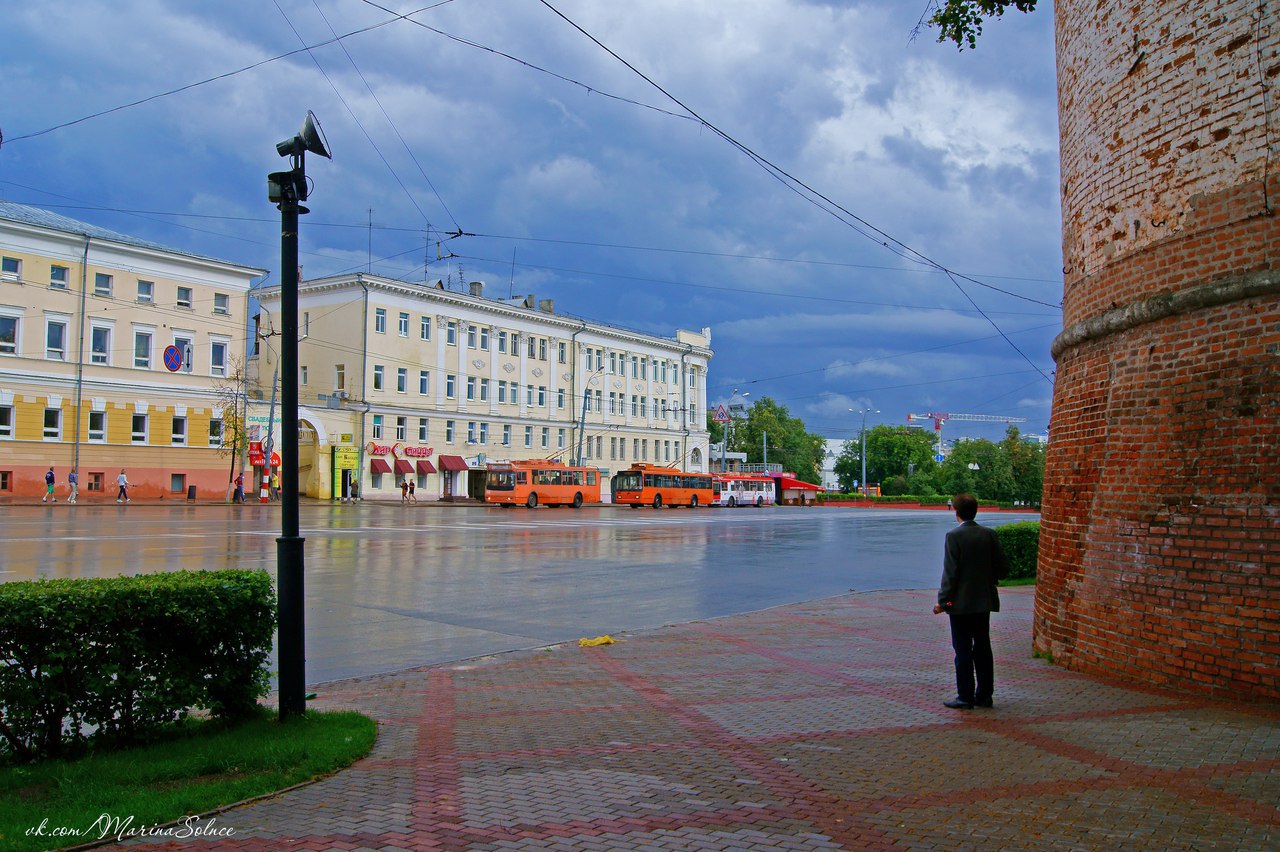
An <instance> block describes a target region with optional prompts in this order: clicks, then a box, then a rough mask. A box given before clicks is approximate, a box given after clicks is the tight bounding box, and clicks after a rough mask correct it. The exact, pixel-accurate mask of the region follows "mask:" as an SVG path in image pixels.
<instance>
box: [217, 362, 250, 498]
mask: <svg viewBox="0 0 1280 852" xmlns="http://www.w3.org/2000/svg"><path fill="white" fill-rule="evenodd" d="M246 376H247V373H246V367H245V364H244V362H243V361H241V360H238V359H235V358H233V359H231V363H230V364H229V365H228V369H227V375H226V376H225V377H223V379H222V381H220V382H217V383H216V384H215V385H214V388H213V395H214V397H215V398H216V399H217V408H220V409H221V410H222V444H221V445H220V446H219V447H218V455H221V456H227V457H228V460H229V467H228V473H227V494H228V499H230V494H231V483H232V481H233V480H234V479H235V478H236V466H237V465H238V464H240V460H241V459H242V458H243V457H244V454H245V453H246V452H248V451H249V424H248V423H247V422H245V408H244V403H245V388H246V387H247V385H246Z"/></svg>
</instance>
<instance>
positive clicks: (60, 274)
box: [49, 264, 71, 290]
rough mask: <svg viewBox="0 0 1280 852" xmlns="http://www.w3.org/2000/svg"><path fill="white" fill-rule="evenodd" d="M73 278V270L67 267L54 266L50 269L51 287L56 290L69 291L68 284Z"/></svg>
mask: <svg viewBox="0 0 1280 852" xmlns="http://www.w3.org/2000/svg"><path fill="white" fill-rule="evenodd" d="M70 278H71V270H70V269H68V268H67V267H65V266H58V265H57V264H54V265H53V266H50V267H49V286H50V287H52V288H53V289H55V290H65V289H67V282H68V281H69V280H70Z"/></svg>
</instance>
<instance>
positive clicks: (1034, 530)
mask: <svg viewBox="0 0 1280 852" xmlns="http://www.w3.org/2000/svg"><path fill="white" fill-rule="evenodd" d="M993 529H995V531H996V538H997V539H999V540H1000V547H1001V548H1003V549H1004V555H1005V556H1007V557H1009V579H1010V580H1020V579H1024V578H1027V577H1034V576H1035V575H1036V559H1037V558H1038V557H1039V556H1040V522H1039V521H1022V522H1021V523H1017V524H1005V525H1004V526H1000V527H994V528H993Z"/></svg>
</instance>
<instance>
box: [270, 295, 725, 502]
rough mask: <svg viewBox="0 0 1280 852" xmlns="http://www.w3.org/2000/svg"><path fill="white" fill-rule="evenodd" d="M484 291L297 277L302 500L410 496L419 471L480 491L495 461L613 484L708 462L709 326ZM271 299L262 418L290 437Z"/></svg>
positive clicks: (426, 490) (428, 491)
mask: <svg viewBox="0 0 1280 852" xmlns="http://www.w3.org/2000/svg"><path fill="white" fill-rule="evenodd" d="M483 293H484V291H483V285H482V284H480V283H479V282H475V283H472V284H471V285H469V288H468V291H467V292H457V291H453V290H448V289H445V288H444V287H443V286H442V285H441V284H439V282H435V283H433V284H411V283H405V282H402V281H396V280H393V279H388V278H382V277H379V276H375V275H367V274H353V275H342V276H335V277H330V278H321V279H315V280H311V281H305V282H302V283H301V284H300V285H299V294H298V318H299V332H300V335H299V336H300V338H301V339H300V341H299V344H298V353H299V356H298V364H299V375H298V392H299V394H298V395H299V422H300V430H301V434H300V438H299V454H300V459H299V461H300V468H301V469H300V471H299V487H300V488H301V489H302V491H303V493H304V494H306V495H309V496H312V497H319V498H330V499H343V498H344V497H346V496H351V493H352V491H353V490H354V491H355V492H356V493H357V494H358V495H359V496H360V497H361V498H363V499H379V498H380V499H399V498H400V487H401V483H403V482H404V481H405V480H406V478H408V479H410V480H412V481H413V482H414V485H415V492H416V496H417V497H418V498H419V499H463V498H468V497H471V498H476V497H479V496H481V495H482V493H483V469H484V467H485V465H486V464H487V463H488V462H489V461H509V460H518V459H534V458H553V459H558V460H561V461H564V462H566V463H581V464H583V465H587V466H592V467H597V468H599V469H600V470H601V471H602V474H603V478H604V479H605V481H606V482H607V479H608V477H609V476H610V475H611V474H612V473H614V472H616V471H617V470H620V469H623V468H626V467H629V466H630V465H631V464H633V463H635V462H647V463H650V464H654V465H662V466H671V467H677V468H681V469H684V470H688V471H698V472H701V471H706V470H707V469H708V434H707V429H706V415H705V412H706V387H707V384H706V376H707V365H708V363H709V361H710V359H711V357H712V351H711V348H710V344H711V331H710V329H709V328H704V329H701V330H700V331H697V332H690V331H679V330H678V331H676V332H675V334H674V336H672V337H670V338H667V337H658V336H653V335H648V334H643V333H640V332H635V331H630V330H627V329H622V328H617V327H613V326H607V325H602V324H599V323H592V322H589V321H586V320H581V319H577V318H574V317H569V316H561V315H558V314H556V313H555V312H554V305H553V304H552V303H551V302H550V301H548V300H544V301H541V302H539V301H537V300H536V299H534V298H533V297H532V296H529V297H524V298H522V299H518V300H495V299H488V298H485V296H484V294H483ZM260 304H261V313H260V314H259V317H258V329H257V334H258V341H259V345H258V350H257V354H256V355H255V356H252V357H251V359H250V361H251V373H254V374H256V380H255V384H256V391H251V396H253V397H256V401H255V403H254V404H253V405H252V406H251V408H250V416H249V420H250V424H251V426H252V425H253V424H254V423H259V424H273V428H274V429H277V430H278V425H274V424H276V423H278V415H276V414H274V413H273V409H272V407H271V405H270V402H269V401H270V399H271V396H272V381H273V377H274V376H276V375H277V371H278V361H279V358H278V353H279V347H278V344H277V338H276V337H275V335H274V333H275V330H276V329H278V326H279V321H278V317H279V307H280V290H279V288H278V287H276V288H267V289H265V290H263V291H262V292H261V293H260ZM255 367H256V369H253V368H255ZM264 434H265V433H264ZM277 446H278V443H277ZM604 491H606V492H607V491H608V489H607V488H605V489H604Z"/></svg>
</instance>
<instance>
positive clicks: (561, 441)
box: [556, 429, 565, 450]
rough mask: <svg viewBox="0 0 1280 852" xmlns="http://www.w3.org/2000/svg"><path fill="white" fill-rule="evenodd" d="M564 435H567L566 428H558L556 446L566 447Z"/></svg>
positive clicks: (559, 447)
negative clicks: (565, 433)
mask: <svg viewBox="0 0 1280 852" xmlns="http://www.w3.org/2000/svg"><path fill="white" fill-rule="evenodd" d="M564 437H565V435H564V429H557V430H556V447H557V448H558V449H561V450H563V449H564Z"/></svg>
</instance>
